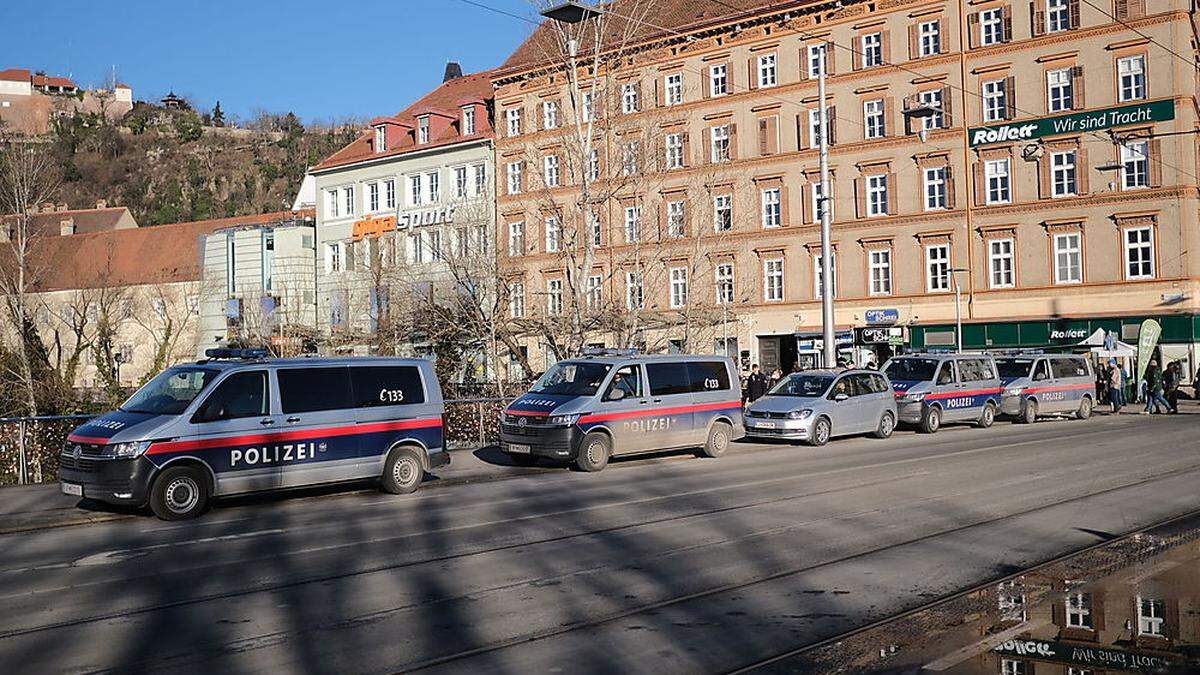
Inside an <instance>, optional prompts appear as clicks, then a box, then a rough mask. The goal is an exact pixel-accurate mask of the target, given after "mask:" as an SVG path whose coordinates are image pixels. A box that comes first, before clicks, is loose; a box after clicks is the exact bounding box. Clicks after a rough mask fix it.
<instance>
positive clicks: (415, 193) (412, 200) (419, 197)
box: [408, 174, 425, 206]
mask: <svg viewBox="0 0 1200 675" xmlns="http://www.w3.org/2000/svg"><path fill="white" fill-rule="evenodd" d="M408 186H409V191H408V197H409V204H411V205H413V206H419V205H420V204H421V203H422V202H423V201H425V191H424V190H423V189H422V188H421V174H417V175H415V176H410V177H409V179H408Z"/></svg>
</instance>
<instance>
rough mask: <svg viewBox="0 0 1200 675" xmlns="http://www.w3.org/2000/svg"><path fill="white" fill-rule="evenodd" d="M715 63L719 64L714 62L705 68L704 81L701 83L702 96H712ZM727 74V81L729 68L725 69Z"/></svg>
mask: <svg viewBox="0 0 1200 675" xmlns="http://www.w3.org/2000/svg"><path fill="white" fill-rule="evenodd" d="M715 65H717V64H715V63H714V64H712V65H710V66H709V67H707V68H705V69H704V75H703V76H702V78H701V79H702V80H703V81H702V82H701V83H700V98H710V97H712V85H713V66H715ZM725 76H726V78H727V80H726V81H728V77H729V70H728V69H726V70H725Z"/></svg>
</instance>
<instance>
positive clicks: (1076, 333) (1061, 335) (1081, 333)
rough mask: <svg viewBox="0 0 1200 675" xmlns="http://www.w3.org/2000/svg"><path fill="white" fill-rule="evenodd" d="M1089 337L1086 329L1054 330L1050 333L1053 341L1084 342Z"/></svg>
mask: <svg viewBox="0 0 1200 675" xmlns="http://www.w3.org/2000/svg"><path fill="white" fill-rule="evenodd" d="M1087 337H1088V331H1087V329H1086V328H1066V329H1057V328H1056V329H1053V330H1051V331H1050V339H1051V340H1084V339H1087Z"/></svg>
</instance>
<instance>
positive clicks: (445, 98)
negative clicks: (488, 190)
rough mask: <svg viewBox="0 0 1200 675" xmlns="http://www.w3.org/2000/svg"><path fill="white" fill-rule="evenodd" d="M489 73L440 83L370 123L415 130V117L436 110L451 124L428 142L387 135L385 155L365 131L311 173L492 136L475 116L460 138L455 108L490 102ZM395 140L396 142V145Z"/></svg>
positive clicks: (482, 117) (488, 125)
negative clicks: (471, 127) (469, 129)
mask: <svg viewBox="0 0 1200 675" xmlns="http://www.w3.org/2000/svg"><path fill="white" fill-rule="evenodd" d="M493 74H494V73H493V71H490V70H488V71H483V72H480V73H472V74H470V75H463V76H462V77H457V78H454V79H453V80H450V81H449V82H443V83H442V84H441V85H440V86H438V88H437V89H434V90H433V91H431V92H429V93H428V94H426V95H425V96H423V97H421V98H420V99H419V100H418V101H416V102H415V103H413V104H412V105H410V106H409V107H407V108H405V109H404V110H402V111H400V112H399V113H397V114H396V115H394V116H392V117H391V118H376V119H374V120H372V121H371V124H373V125H374V124H379V123H380V122H387V121H394V123H395V124H400V125H404V126H407V127H409V128H413V129H415V128H416V126H417V122H416V116H417V114H426V113H429V112H430V111H438V112H440V113H443V114H444V115H445V116H447V117H452V118H453V119H454V121H453V122H452V123H450V124H449V125H447V126H446V128H445V129H443V130H442V131H441V133H439V134H436V135H435V136H434V137H433V138H430V139H429V142H428V143H423V144H417V143H416V141H415V140H414V139H413V138H412V136H411V134H405V135H404V136H401V137H400V138H395V137H392V136H389V138H388V145H389V147H388V150H387V151H386V152H379V153H377V152H375V151H374V148H373V147H372V143H373V142H374V135H375V134H374V132H373V131H366V132H364V133H363V134H362V135H360V136H359V137H358V138H357V139H355V140H354V142H352V143H350V144H349V145H347V146H346V147H344V148H342V149H341V150H338V151H337V152H335V153H333V154H332V155H330V156H329V157H326V158H325V159H324V160H322V161H321V162H320V163H319V164H317V165H316V166H315V167H313V170H314V171H320V170H322V169H330V168H333V167H338V166H344V165H346V164H353V163H355V162H361V161H363V160H367V159H377V158H380V157H395V156H397V155H403V154H405V153H408V152H413V151H414V150H424V149H426V148H434V147H438V146H442V145H450V144H452V143H459V142H462V141H466V140H471V139H477V138H488V137H490V136H492V126H491V123H490V122H489V121H488V119H487V115H486V114H484V115H477V116H476V119H475V132H476V133H474V134H473V135H470V136H464V135H462V133H461V129H460V128H459V121H460V118H461V115H460V112H459V109H460V108H461V106H462V105H464V104H463V103H462V101H463V100H469V101H478V102H487V101H490V100H492V79H491V78H492V75H493ZM397 141H399V142H397Z"/></svg>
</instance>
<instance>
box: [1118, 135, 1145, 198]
mask: <svg viewBox="0 0 1200 675" xmlns="http://www.w3.org/2000/svg"><path fill="white" fill-rule="evenodd" d="M1149 186H1150V156H1149V144H1148V143H1147V142H1146V141H1128V142H1126V143H1125V144H1123V145H1122V146H1121V189H1122V190H1132V189H1136V188H1144V187H1149Z"/></svg>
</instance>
